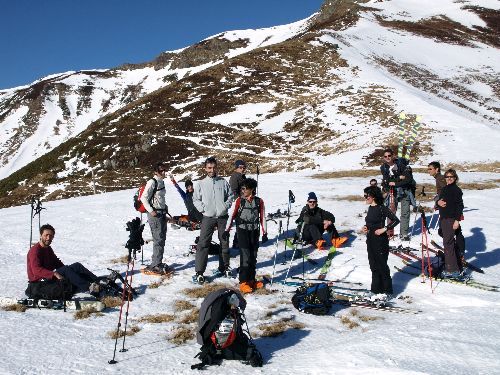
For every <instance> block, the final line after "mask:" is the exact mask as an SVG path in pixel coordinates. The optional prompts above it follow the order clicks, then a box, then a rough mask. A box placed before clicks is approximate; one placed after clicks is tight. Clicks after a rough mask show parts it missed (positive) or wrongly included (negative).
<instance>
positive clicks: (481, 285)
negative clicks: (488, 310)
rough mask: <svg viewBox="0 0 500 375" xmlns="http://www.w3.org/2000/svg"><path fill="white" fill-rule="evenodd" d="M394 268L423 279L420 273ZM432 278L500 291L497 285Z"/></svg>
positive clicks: (438, 279)
mask: <svg viewBox="0 0 500 375" xmlns="http://www.w3.org/2000/svg"><path fill="white" fill-rule="evenodd" d="M407 265H408V266H410V267H412V266H411V265H409V264H407ZM394 268H395V269H396V270H398V271H399V272H403V273H406V274H408V275H411V276H414V277H421V276H422V274H421V273H420V272H418V273H417V272H411V271H410V270H405V269H402V268H400V267H397V266H394ZM412 268H413V267H412ZM415 268H416V267H415ZM432 278H433V279H434V280H437V281H444V282H446V283H451V284H459V285H466V286H470V287H472V288H476V289H482V290H487V291H490V292H498V291H499V290H498V286H496V285H489V284H483V283H480V282H478V281H474V280H468V281H459V280H453V279H440V278H439V277H436V276H432Z"/></svg>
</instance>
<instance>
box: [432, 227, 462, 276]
mask: <svg viewBox="0 0 500 375" xmlns="http://www.w3.org/2000/svg"><path fill="white" fill-rule="evenodd" d="M438 234H439V235H440V236H441V237H443V230H442V228H441V221H440V222H439V229H438ZM455 255H456V257H457V263H458V268H459V270H460V271H462V269H463V264H462V258H463V257H464V256H465V238H464V235H463V233H462V226H461V225H459V226H458V229H456V230H455Z"/></svg>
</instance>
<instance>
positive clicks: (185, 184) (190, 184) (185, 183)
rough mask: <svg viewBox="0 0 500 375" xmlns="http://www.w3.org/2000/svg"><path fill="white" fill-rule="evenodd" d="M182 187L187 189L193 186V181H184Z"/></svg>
mask: <svg viewBox="0 0 500 375" xmlns="http://www.w3.org/2000/svg"><path fill="white" fill-rule="evenodd" d="M184 186H185V187H188V186H193V181H191V180H186V182H184Z"/></svg>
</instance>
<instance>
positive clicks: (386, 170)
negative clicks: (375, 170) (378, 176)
mask: <svg viewBox="0 0 500 375" xmlns="http://www.w3.org/2000/svg"><path fill="white" fill-rule="evenodd" d="M395 167H396V168H395ZM390 169H393V171H394V176H392V177H391V175H390ZM380 173H382V187H383V188H384V190H385V191H389V182H395V183H396V186H395V187H396V188H399V187H400V188H403V190H412V191H413V192H415V187H416V183H415V180H414V179H413V172H412V170H411V167H410V166H409V165H408V160H407V159H405V158H397V159H396V160H395V161H394V165H393V166H392V167H391V166H389V164H387V163H384V164H382V165H381V166H380ZM401 176H404V177H405V178H404V179H401Z"/></svg>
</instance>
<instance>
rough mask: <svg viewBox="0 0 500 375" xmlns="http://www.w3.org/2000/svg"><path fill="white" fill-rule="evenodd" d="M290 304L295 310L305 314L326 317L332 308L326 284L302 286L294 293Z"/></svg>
mask: <svg viewBox="0 0 500 375" xmlns="http://www.w3.org/2000/svg"><path fill="white" fill-rule="evenodd" d="M292 304H293V306H294V307H295V308H296V309H297V310H299V311H300V312H303V313H306V314H313V315H326V314H328V312H329V311H330V307H331V306H332V302H331V300H330V288H329V287H328V284H327V283H318V284H314V285H311V286H308V285H302V286H301V287H299V288H298V289H297V290H296V291H295V294H294V295H293V297H292Z"/></svg>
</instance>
